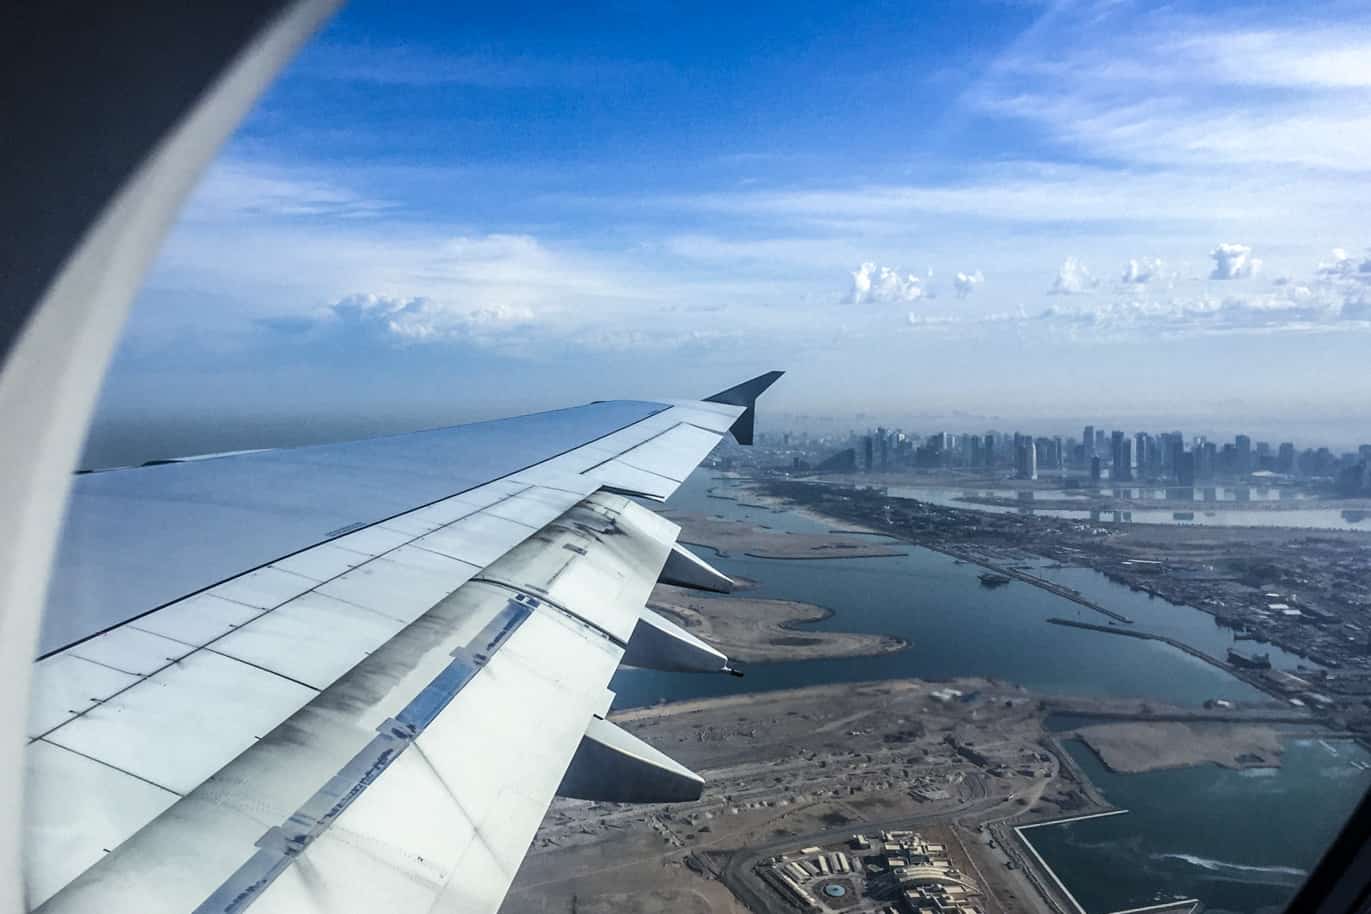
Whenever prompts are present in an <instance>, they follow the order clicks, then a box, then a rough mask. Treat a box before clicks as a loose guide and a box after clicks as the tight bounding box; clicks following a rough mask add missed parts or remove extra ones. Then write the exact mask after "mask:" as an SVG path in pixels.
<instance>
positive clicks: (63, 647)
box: [34, 401, 673, 661]
mask: <svg viewBox="0 0 1371 914" xmlns="http://www.w3.org/2000/svg"><path fill="white" fill-rule="evenodd" d="M645 402H652V401H645ZM660 407H661V408H660V409H656V410H654V411H652V412H651V413H648V414H647V415H646V416H643V417H642V418H641V419H638V420H636V421H634V422H630V423H628V424H627V425H623V426H620V427H619V428H616V429H612V430H610V431H608V432H605V433H604V434H603V435H599V436H597V437H595V438H592V439H590V440H589V441H582V442H580V443H579V444H577V445H576V446H575V447H570V448H567V449H566V450H564V451H561V452H559V453H556V454H552V455H550V456H548V457H547V458H545V459H543V460H539V461H537V462H536V463H530V464H528V465H526V466H522V467H517V468H515V469H512V470H510V471H509V472H508V473H505V474H504V475H502V476H497V477H494V478H492V479H487V480H485V481H484V482H481V483H480V484H478V485H474V486H470V487H468V488H466V489H463V490H461V491H460V492H452V493H449V494H447V495H444V496H442V497H441V498H435V499H434V500H432V501H430V502H426V503H424V504H421V505H415V506H413V507H411V508H406V509H405V510H404V511H399V512H397V513H395V514H391V515H389V516H388V517H384V518H379V519H378V520H376V521H374V522H371V523H365V522H363V523H362V526H360V527H351V526H348V527H341V528H338V529H339V531H341V532H339V533H338V535H337V536H329V537H328V538H326V539H322V540H319V541H318V542H316V543H311V544H309V545H308V546H306V547H304V548H303V549H297V550H295V551H294V552H291V553H287V554H286V555H280V556H277V557H275V558H273V559H272V560H271V561H269V562H263V563H262V564H260V565H256V566H254V567H252V568H245V569H243V570H242V571H240V572H238V573H237V574H235V575H233V576H232V577H227V578H223V579H222V580H219V581H215V582H213V583H212V584H208V585H206V586H204V587H202V588H200V589H199V590H193V591H190V592H189V593H184V594H181V595H180V596H178V597H177V598H176V599H174V600H168V601H167V602H165V603H162V604H160V605H158V606H154V607H152V608H150V609H148V610H145V611H144V612H140V613H138V614H137V615H134V616H130V617H129V618H127V619H123V620H121V621H120V622H118V623H116V624H114V625H109V626H107V627H105V628H102V629H100V630H99V631H96V632H92V633H91V634H89V635H86V636H85V637H82V638H78V639H76V640H75V641H71V642H69V643H67V644H63V645H61V646H60V647H54V648H53V649H52V650H50V651H48V652H47V653H45V654H40V655H39V656H37V657H35V658H34V660H35V661H38V660H45V659H47V658H48V657H52V656H54V655H56V654H60V653H61V652H62V651H64V650H67V649H68V648H71V647H74V646H76V645H78V644H82V643H84V642H86V641H89V640H90V639H92V638H98V637H99V636H100V635H103V634H106V633H108V632H111V631H114V630H115V629H117V628H120V627H122V626H124V625H127V624H129V623H130V622H134V621H136V620H138V619H141V618H143V617H144V616H147V615H149V614H151V613H154V612H156V611H157V610H159V609H165V608H166V607H168V606H171V605H173V604H175V603H179V602H180V601H182V600H185V599H189V598H190V597H193V596H196V595H197V594H202V593H205V592H207V591H210V590H213V589H214V588H215V587H218V586H220V585H221V584H226V583H228V582H229V581H232V580H234V579H236V578H240V577H242V576H243V575H245V574H250V573H251V572H253V571H257V570H258V569H261V568H267V567H269V566H271V565H272V564H274V563H276V562H279V561H281V560H282V559H288V558H290V557H291V556H294V555H298V554H300V553H301V552H307V551H308V550H310V549H313V548H315V547H316V546H322V545H323V544H325V543H330V542H333V541H334V540H336V539H340V538H341V537H343V536H347V535H348V534H349V533H356V532H357V531H358V530H363V529H366V528H367V527H374V526H377V525H379V524H384V523H385V522H386V521H391V520H395V519H396V518H398V517H402V516H404V515H406V514H409V513H411V512H414V511H419V510H422V509H423V508H428V507H432V506H433V505H436V504H438V503H439V502H442V501H446V500H447V499H449V498H456V497H459V496H461V495H464V494H466V493H467V492H471V491H474V490H476V489H479V488H482V487H483V486H488V485H490V484H491V483H495V482H501V481H503V480H506V479H509V478H510V477H511V476H517V475H519V474H520V473H524V472H527V471H528V470H531V469H533V468H534V467H536V466H540V465H542V464H544V463H547V462H548V461H551V460H555V459H557V458H558V457H562V456H565V455H567V454H570V453H572V452H574V451H577V450H580V449H581V448H583V447H586V446H587V445H592V444H594V443H595V442H596V441H600V440H602V439H604V438H608V437H609V436H611V435H617V434H619V433H620V432H623V431H626V430H628V429H631V428H633V427H634V426H635V425H640V424H642V423H644V422H647V421H649V420H651V419H653V418H655V417H657V416H660V415H661V414H662V413H664V412H668V411H670V410H671V409H672V408H673V406H672V404H669V403H661V404H660ZM573 408H574V407H573ZM554 412H555V411H554ZM659 434H660V433H659ZM656 437H657V435H653V436H652V438H656ZM652 438H648V439H645V441H651V440H652ZM645 441H644V442H639V444H642V443H645ZM636 446H637V445H635V447H636ZM611 459H612V458H611ZM115 469H119V470H122V469H137V468H136V467H118V468H115Z"/></svg>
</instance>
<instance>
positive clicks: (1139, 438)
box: [1133, 432, 1152, 479]
mask: <svg viewBox="0 0 1371 914" xmlns="http://www.w3.org/2000/svg"><path fill="white" fill-rule="evenodd" d="M1151 439H1152V436H1151V435H1149V434H1147V432H1138V433H1137V434H1136V435H1134V436H1133V458H1134V460H1135V461H1136V462H1137V465H1138V472H1137V474H1136V475H1137V477H1138V478H1139V479H1142V478H1143V476H1144V475H1145V470H1146V468H1147V452H1148V442H1149V441H1151Z"/></svg>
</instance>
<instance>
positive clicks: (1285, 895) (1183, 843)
mask: <svg viewBox="0 0 1371 914" xmlns="http://www.w3.org/2000/svg"><path fill="white" fill-rule="evenodd" d="M1067 750H1068V751H1069V752H1070V753H1071V754H1072V755H1073V756H1074V757H1075V759H1076V761H1077V762H1079V763H1080V765H1081V767H1082V768H1084V769H1085V771H1086V773H1087V774H1088V775H1089V776H1090V779H1091V780H1092V781H1093V782H1094V783H1095V784H1096V785H1097V786H1098V787H1099V788H1100V789H1101V790H1102V791H1103V792H1104V795H1105V796H1106V797H1107V798H1108V799H1109V800H1110V801H1111V802H1113V803H1114V804H1116V805H1117V806H1120V807H1122V808H1124V809H1127V810H1129V812H1128V813H1127V814H1125V815H1120V816H1107V817H1104V818H1099V819H1087V820H1084V821H1080V822H1071V823H1068V824H1064V825H1045V826H1040V827H1038V828H1031V829H1027V830H1026V831H1025V837H1027V838H1028V839H1029V840H1031V841H1032V842H1033V846H1034V847H1035V848H1037V850H1038V853H1039V854H1041V855H1042V857H1043V859H1045V860H1046V861H1047V863H1048V865H1049V866H1051V867H1052V868H1053V869H1054V870H1055V871H1056V872H1057V874H1058V876H1060V877H1061V878H1062V880H1063V882H1065V883H1066V885H1067V887H1068V889H1069V890H1070V891H1071V893H1072V894H1073V895H1074V896H1075V898H1076V901H1077V902H1079V903H1080V905H1081V906H1082V907H1083V908H1084V909H1085V910H1086V912H1088V914H1103V912H1108V911H1120V910H1127V909H1131V908H1137V907H1143V906H1145V905H1149V904H1155V903H1158V902H1161V901H1166V900H1169V899H1172V898H1199V899H1201V900H1202V901H1204V903H1205V905H1206V910H1207V911H1209V912H1211V914H1216V912H1226V911H1231V912H1244V914H1255V912H1268V911H1269V912H1276V911H1280V910H1281V909H1282V908H1283V906H1284V904H1285V902H1286V901H1287V900H1288V899H1289V898H1290V896H1291V895H1292V894H1293V893H1294V891H1295V889H1296V888H1298V887H1299V884H1300V882H1301V880H1302V879H1303V878H1304V876H1305V874H1306V873H1307V872H1308V871H1309V869H1310V868H1311V867H1313V866H1314V864H1315V863H1316V862H1317V861H1318V858H1319V854H1320V852H1321V851H1322V850H1323V848H1324V846H1325V845H1326V844H1327V843H1328V842H1329V841H1330V840H1332V838H1333V835H1334V834H1336V832H1337V829H1338V827H1339V825H1341V823H1342V820H1343V818H1344V817H1345V816H1346V815H1347V813H1348V811H1349V810H1350V808H1351V807H1352V805H1353V804H1354V803H1356V801H1357V798H1358V797H1360V796H1361V794H1362V792H1363V791H1365V790H1366V789H1367V785H1368V782H1371V775H1368V773H1367V772H1365V771H1359V770H1358V769H1357V768H1356V767H1354V766H1353V765H1352V764H1351V763H1352V761H1354V760H1355V761H1359V762H1366V761H1368V755H1367V753H1366V752H1364V751H1363V750H1362V749H1361V748H1360V747H1359V746H1357V745H1356V744H1355V743H1351V742H1348V741H1341V740H1340V741H1335V742H1327V743H1325V742H1320V741H1317V740H1303V739H1300V740H1295V739H1292V740H1287V742H1286V746H1285V755H1284V759H1283V762H1284V763H1283V764H1282V766H1281V767H1280V768H1256V769H1247V770H1244V771H1233V770H1230V769H1227V768H1220V767H1218V766H1217V765H1203V766H1198V767H1194V768H1177V769H1171V770H1166V771H1150V772H1145V773H1142V774H1115V773H1113V772H1111V771H1109V769H1107V768H1105V767H1104V765H1103V764H1101V763H1100V761H1099V759H1098V758H1096V756H1095V754H1094V753H1093V752H1091V751H1090V750H1089V749H1088V748H1086V747H1085V746H1084V745H1083V744H1082V743H1080V742H1079V741H1075V740H1073V741H1071V742H1070V743H1068V745H1067Z"/></svg>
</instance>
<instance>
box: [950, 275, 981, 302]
mask: <svg viewBox="0 0 1371 914" xmlns="http://www.w3.org/2000/svg"><path fill="white" fill-rule="evenodd" d="M952 282H953V284H954V285H955V287H956V289H957V297H958V298H966V297H967V296H968V295H970V294H971V293H972V292H975V291H976V289H977V287H978V286H980V285H981V283H983V282H985V276H984V275H982V273H981V271H980V270H977V271H976V272H974V273H958V274H957V275H956V276H954V277H953V278H952Z"/></svg>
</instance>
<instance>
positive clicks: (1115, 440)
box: [1109, 432, 1133, 482]
mask: <svg viewBox="0 0 1371 914" xmlns="http://www.w3.org/2000/svg"><path fill="white" fill-rule="evenodd" d="M1109 443H1110V448H1109V452H1110V453H1109V459H1110V461H1111V463H1112V467H1111V469H1110V471H1109V478H1110V479H1112V480H1113V481H1114V482H1128V481H1130V480H1132V478H1133V470H1132V466H1131V464H1132V463H1133V443H1132V442H1131V441H1129V440H1128V436H1127V435H1125V434H1124V433H1123V432H1114V434H1113V435H1111V436H1110V442H1109Z"/></svg>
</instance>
